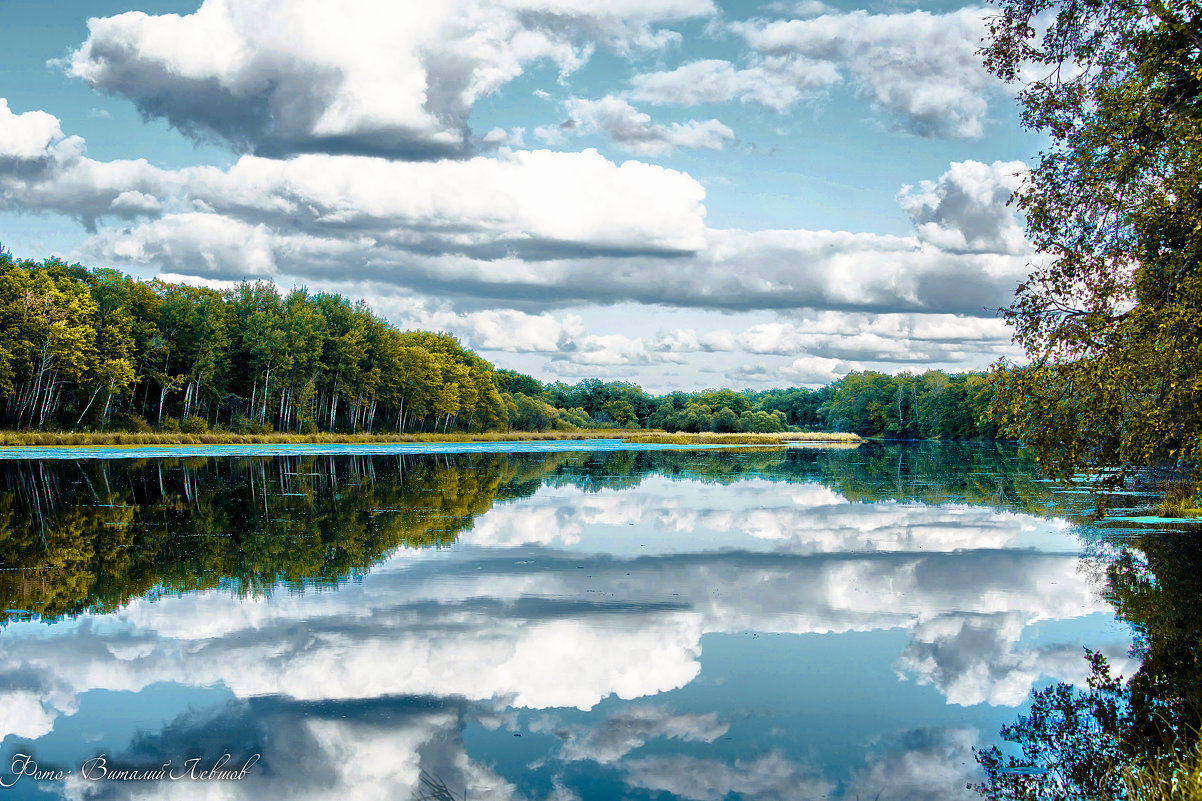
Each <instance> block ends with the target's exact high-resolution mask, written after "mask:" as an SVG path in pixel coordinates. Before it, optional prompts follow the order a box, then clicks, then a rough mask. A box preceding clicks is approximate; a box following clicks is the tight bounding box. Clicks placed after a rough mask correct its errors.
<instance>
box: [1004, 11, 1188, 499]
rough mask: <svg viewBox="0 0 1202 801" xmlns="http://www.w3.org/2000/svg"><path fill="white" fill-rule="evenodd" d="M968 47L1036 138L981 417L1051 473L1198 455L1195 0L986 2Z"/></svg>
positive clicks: (1124, 467) (1121, 472) (1117, 474)
mask: <svg viewBox="0 0 1202 801" xmlns="http://www.w3.org/2000/svg"><path fill="white" fill-rule="evenodd" d="M997 5H998V7H999V12H1000V13H999V15H998V16H997V17H996V18H995V19H994V20H993V22H992V27H991V36H990V38H989V40H988V42H987V46H986V48H985V50H984V56H985V63H986V65H987V67H988V68H989V69H990V70H992V71H993V72H994V73H995V74H996V75H998V76H1000V77H1001V78H1003V79H1006V80H1009V81H1012V82H1020V81H1025V80H1026V79H1027V77H1028V76H1030V75H1038V76H1047V77H1043V78H1040V79H1038V80H1035V81H1033V82H1029V83H1024V84H1023V86H1022V89H1021V91H1020V92H1019V94H1018V97H1019V101H1020V103H1021V105H1022V119H1023V123H1024V124H1025V125H1026V126H1027V127H1028V128H1030V129H1031V130H1033V131H1037V132H1040V133H1043V134H1046V135H1047V136H1049V137H1050V140H1051V144H1050V146H1049V147H1048V148H1047V149H1046V150H1045V151H1044V152H1043V153H1042V154H1041V155H1040V159H1039V163H1038V165H1037V166H1036V167H1035V168H1034V170H1033V171H1032V173H1031V175H1030V176H1029V178H1028V179H1027V180H1026V182H1025V184H1024V186H1023V188H1022V189H1020V191H1019V192H1018V193H1017V195H1016V200H1017V205H1018V208H1019V209H1020V210H1021V211H1022V212H1024V213H1025V215H1026V220H1027V229H1028V233H1029V236H1030V238H1031V240H1032V242H1033V243H1034V245H1035V247H1036V248H1037V249H1038V250H1039V251H1040V256H1039V257H1038V258H1037V260H1036V266H1035V268H1034V271H1033V272H1032V273H1031V275H1030V276H1029V278H1028V279H1027V280H1026V281H1025V282H1023V283H1022V284H1021V285H1020V287H1019V289H1018V292H1017V295H1016V299H1015V302H1014V304H1013V305H1012V306H1011V307H1010V309H1009V310H1008V311H1007V313H1006V316H1007V319H1008V321H1009V322H1010V323H1011V325H1012V326H1013V327H1014V334H1015V339H1016V341H1017V342H1018V343H1019V344H1021V345H1022V346H1023V348H1024V349H1025V351H1026V353H1027V355H1028V356H1029V357H1030V360H1031V364H1030V366H1029V367H1023V368H1020V369H1008V368H1007V366H1006V365H1004V364H1003V365H999V369H997V370H996V371H995V373H994V381H995V384H996V387H997V399H996V401H995V402H994V403H993V405H992V415H993V417H994V418H995V419H996V420H997V421H999V422H1000V423H1001V425H1002V427H1003V430H1004V431H1006V432H1008V433H1010V434H1013V435H1015V436H1017V437H1018V438H1019V439H1020V440H1021V441H1022V443H1023V444H1024V445H1025V446H1027V447H1028V448H1029V449H1030V450H1032V451H1033V452H1034V453H1035V454H1036V456H1037V457H1038V458H1039V460H1040V461H1041V463H1042V464H1043V466H1044V468H1045V469H1046V470H1047V471H1048V472H1049V473H1051V474H1053V475H1055V476H1059V477H1064V478H1067V477H1070V476H1072V475H1073V474H1075V473H1080V472H1086V473H1098V472H1102V471H1106V470H1107V469H1108V468H1116V470H1115V471H1114V472H1113V473H1112V474H1111V476H1110V478H1111V480H1112V481H1122V480H1123V479H1124V478H1125V475H1126V473H1128V472H1129V471H1130V470H1131V469H1132V468H1138V467H1139V466H1142V465H1147V464H1150V463H1155V462H1159V461H1162V460H1170V461H1176V462H1177V463H1178V464H1179V465H1180V466H1182V467H1184V468H1188V469H1192V470H1194V471H1199V469H1200V467H1202V438H1199V436H1198V432H1199V429H1200V427H1202V403H1199V402H1198V401H1199V396H1200V395H1202V272H1200V270H1199V257H1200V256H1202V225H1199V223H1198V220H1199V219H1202V147H1200V145H1202V8H1200V7H1199V4H1198V3H1197V2H1194V1H1193V0H1146V1H1136V0H1118V1H1117V2H1097V1H1096V0H1095V1H1094V2H1076V0H1073V1H1072V2H1069V1H1068V0H998V2H997Z"/></svg>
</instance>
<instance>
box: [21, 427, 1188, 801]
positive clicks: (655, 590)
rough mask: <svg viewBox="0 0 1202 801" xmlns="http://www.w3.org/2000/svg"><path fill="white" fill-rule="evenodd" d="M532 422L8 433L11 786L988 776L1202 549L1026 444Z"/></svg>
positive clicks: (264, 786)
mask: <svg viewBox="0 0 1202 801" xmlns="http://www.w3.org/2000/svg"><path fill="white" fill-rule="evenodd" d="M507 448H508V446H505V445H498V444H489V445H475V446H472V447H471V448H446V447H443V448H441V449H439V448H414V447H412V446H381V447H379V448H374V449H368V450H362V449H348V448H345V447H341V446H340V447H333V448H326V449H325V450H324V451H318V452H308V453H303V454H300V455H282V454H289V453H295V452H294V451H287V450H283V451H281V450H280V449H275V450H271V451H269V452H261V453H257V452H255V451H254V449H242V450H238V449H234V450H232V451H231V450H229V449H225V450H221V451H220V455H209V454H207V453H204V452H200V453H197V452H192V451H185V452H180V453H176V454H173V455H170V456H167V457H165V458H147V457H146V455H145V454H142V453H138V452H130V451H122V452H118V453H115V454H113V455H119V456H121V457H123V458H111V459H107V458H86V457H85V455H84V454H81V453H72V454H66V455H65V456H66V457H68V458H47V457H50V456H54V455H57V456H64V454H49V453H33V454H21V453H16V454H12V453H10V454H8V456H10V457H12V456H22V455H25V456H40V457H43V458H8V459H5V460H3V461H0V529H3V530H4V531H5V532H6V533H5V534H4V535H3V539H0V559H2V562H0V566H2V568H3V569H2V570H0V602H2V605H3V610H4V611H3V618H4V624H3V628H2V629H0V645H2V647H0V735H2V736H3V740H2V742H0V782H2V783H3V784H5V785H8V786H7V787H4V788H0V799H3V798H6V797H7V798H14V799H23V798H53V797H87V798H91V797H96V798H246V799H276V798H281V799H284V798H286V799H318V798H321V799H411V798H430V799H447V798H454V799H460V798H464V797H466V798H468V799H539V800H541V799H548V801H570V800H571V799H631V800H632V801H633V800H635V799H694V800H695V801H721V799H726V798H741V799H763V800H765V801H768V800H775V799H806V798H838V799H857V798H859V799H874V798H876V799H880V800H881V801H888V799H960V798H964V799H968V798H978V797H979V796H978V795H977V794H976V793H975V792H974V791H972V790H970V789H968V788H967V785H968V784H970V783H974V782H979V781H980V780H981V774H980V772H979V769H978V766H977V762H976V759H975V758H974V750H973V749H974V748H976V749H981V748H985V747H987V746H990V745H994V744H998V743H1000V742H1001V741H1000V738H999V736H998V731H999V728H1000V727H1001V726H1002V725H1004V724H1007V723H1010V722H1013V721H1014V720H1015V719H1016V718H1017V716H1018V715H1020V714H1022V713H1023V712H1024V711H1025V710H1026V709H1027V708H1028V706H1029V703H1030V700H1029V699H1030V693H1031V691H1032V690H1033V689H1040V688H1044V687H1047V686H1049V685H1050V684H1052V683H1054V682H1058V681H1063V682H1071V683H1074V684H1078V685H1082V684H1084V682H1085V679H1086V676H1087V674H1088V670H1089V665H1088V663H1087V662H1086V660H1085V658H1084V655H1085V651H1084V650H1083V649H1084V647H1089V648H1090V649H1093V650H1096V651H1100V652H1101V653H1103V654H1104V655H1105V656H1106V658H1107V659H1108V660H1109V662H1110V664H1111V665H1112V667H1113V668H1114V670H1115V671H1116V672H1118V673H1121V674H1122V675H1124V676H1130V675H1132V674H1133V673H1135V672H1136V671H1137V670H1139V669H1140V666H1141V661H1142V660H1144V659H1147V658H1149V657H1148V655H1149V653H1153V654H1155V653H1156V648H1157V647H1158V646H1157V643H1158V642H1160V640H1156V637H1157V636H1159V635H1157V633H1156V632H1157V631H1159V629H1156V628H1155V627H1154V626H1152V625H1151V624H1148V622H1147V620H1148V619H1149V618H1148V615H1147V614H1144V613H1143V612H1141V611H1139V610H1137V609H1135V605H1134V604H1133V603H1129V599H1126V600H1124V598H1125V596H1124V597H1119V596H1118V595H1116V591H1115V587H1114V582H1115V580H1116V579H1115V575H1116V573H1115V565H1120V564H1121V562H1122V560H1123V559H1128V560H1130V559H1133V558H1134V559H1135V561H1133V562H1131V564H1132V565H1133V567H1131V568H1130V569H1131V570H1135V571H1137V572H1138V571H1143V572H1142V573H1141V574H1140V575H1145V576H1146V575H1148V574H1149V571H1152V572H1155V571H1156V570H1157V565H1158V564H1159V563H1158V562H1157V561H1156V560H1157V559H1167V560H1169V561H1170V562H1171V563H1172V564H1174V565H1176V564H1178V563H1179V560H1182V559H1184V560H1186V563H1187V564H1195V565H1199V566H1202V560H1199V559H1198V558H1197V556H1196V555H1195V550H1196V546H1193V545H1188V543H1189V542H1190V540H1189V539H1188V538H1183V537H1182V536H1181V534H1180V532H1179V531H1178V530H1177V529H1176V528H1175V527H1174V526H1173V525H1172V524H1171V523H1168V524H1166V523H1163V522H1157V521H1149V522H1148V523H1147V525H1143V526H1141V525H1139V524H1138V523H1136V522H1132V519H1135V520H1139V519H1141V518H1140V517H1139V514H1140V513H1139V510H1140V508H1141V507H1140V504H1141V503H1142V504H1146V503H1151V500H1150V499H1149V498H1148V497H1146V496H1143V495H1141V494H1140V492H1139V491H1138V490H1137V491H1135V492H1132V493H1128V494H1125V495H1116V496H1114V500H1115V508H1114V510H1112V512H1111V514H1110V516H1109V518H1108V519H1105V520H1102V521H1101V522H1092V521H1090V520H1088V519H1086V517H1085V515H1086V514H1087V513H1088V512H1089V511H1090V510H1092V509H1093V505H1092V501H1091V500H1090V496H1088V495H1087V494H1082V491H1080V490H1068V491H1065V490H1061V489H1058V488H1057V487H1056V486H1055V485H1053V484H1051V483H1049V482H1047V481H1043V480H1041V479H1040V478H1039V476H1038V475H1037V473H1036V472H1035V469H1034V467H1033V465H1032V464H1031V463H1030V462H1028V461H1026V460H1025V459H1023V458H1020V456H1019V455H1018V454H1017V453H1016V452H1015V450H1014V448H1013V447H1011V446H1007V445H1000V444H999V445H994V444H987V445H984V444H965V445H950V444H944V445H939V444H933V443H924V444H920V445H878V444H866V445H863V446H860V447H832V448H823V447H792V448H785V449H774V450H758V449H734V448H732V449H695V448H663V447H655V446H643V447H640V448H637V449H629V448H624V447H622V446H621V445H620V444H615V443H600V444H598V443H591V444H590V443H571V444H570V446H567V445H561V444H557V443H550V444H546V443H526V444H523V445H522V446H516V447H513V448H508V449H507ZM92 456H93V457H94V456H95V454H94V453H93V454H92ZM1148 543H1154V545H1153V546H1150V545H1149V544H1148ZM1183 548H1184V549H1185V551H1183V552H1181V553H1175V552H1174V553H1170V551H1172V550H1173V549H1177V551H1181V550H1182V549H1183ZM1158 549H1159V550H1158ZM1132 554H1134V555H1135V557H1132ZM1158 554H1159V555H1158ZM1190 559H1192V560H1193V562H1192V563H1190V562H1189V561H1188V560H1190ZM1162 572H1163V571H1162ZM1179 572H1180V571H1179ZM1198 574H1202V570H1199V571H1197V572H1196V573H1195V572H1190V571H1189V570H1185V571H1184V572H1182V573H1181V575H1179V576H1177V578H1176V580H1177V581H1178V583H1179V585H1180V586H1183V587H1187V588H1188V587H1195V588H1196V584H1190V582H1191V581H1192V582H1196V581H1197V580H1198V579H1197V577H1196V576H1197V575H1198ZM1158 575H1159V574H1158ZM1175 586H1176V585H1175ZM1183 592H1184V591H1183ZM1146 595H1147V594H1146V593H1145V596H1146ZM1145 596H1140V597H1145ZM1133 597H1134V596H1133ZM1174 597H1175V596H1174ZM1145 600H1146V598H1145ZM1162 600H1163V599H1162ZM1172 602H1173V597H1170V598H1169V602H1168V603H1169V605H1170V607H1171V606H1172ZM1183 603H1184V602H1183ZM1189 603H1195V601H1189ZM1116 605H1117V606H1116ZM1187 605H1188V604H1187ZM1163 606H1164V605H1163V604H1162V605H1161V606H1158V607H1156V609H1157V610H1160V611H1159V612H1158V613H1157V614H1160V613H1161V612H1163ZM1128 607H1130V608H1128ZM1172 608H1173V609H1176V607H1172ZM1140 609H1143V607H1140ZM1133 610H1134V611H1133ZM1145 611H1146V610H1145ZM1141 614H1144V616H1143V617H1140V615H1141ZM1173 614H1176V612H1174V613H1173ZM1182 614H1184V613H1182ZM1192 614H1193V613H1192V611H1191V612H1190V613H1189V615H1186V616H1185V617H1182V616H1181V615H1178V617H1176V618H1172V619H1174V620H1188V621H1191V622H1189V623H1188V624H1186V625H1185V628H1186V629H1189V627H1190V626H1193V627H1194V628H1193V629H1190V631H1193V632H1194V633H1195V634H1196V631H1197V628H1196V627H1197V624H1196V619H1195V618H1194V617H1192ZM1162 617H1163V615H1162ZM1157 619H1160V618H1157ZM1187 633H1188V632H1187ZM1173 636H1177V635H1173ZM1191 636H1193V635H1191ZM1168 637H1169V635H1165V637H1164V638H1162V639H1165V640H1166V641H1167V639H1168ZM1150 639H1151V640H1155V641H1154V642H1151V643H1150ZM1196 642H1197V638H1196V637H1195V638H1194V639H1193V640H1189V639H1188V638H1187V637H1185V636H1184V635H1182V639H1180V641H1178V640H1173V643H1175V644H1174V645H1173V647H1175V648H1177V649H1178V651H1180V650H1181V649H1182V648H1184V649H1185V653H1187V654H1188V653H1192V654H1193V655H1194V658H1195V659H1196V658H1197V649H1196ZM1183 643H1184V644H1183ZM1178 672H1180V670H1179V671H1178ZM1175 675H1176V674H1175ZM1191 692H1193V690H1191ZM1007 747H1008V748H1011V749H1013V746H1007ZM227 754H228V755H229V756H228V757H226V756H225V755H227ZM21 755H24V758H23V759H22V757H21ZM31 765H33V766H34V767H30V766H31ZM35 768H36V773H35ZM22 771H25V773H24V774H23V773H22ZM59 772H61V777H60V776H59V775H58V774H59Z"/></svg>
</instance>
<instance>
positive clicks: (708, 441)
mask: <svg viewBox="0 0 1202 801" xmlns="http://www.w3.org/2000/svg"><path fill="white" fill-rule="evenodd" d="M622 439H624V440H626V441H627V442H639V443H648V444H653V445H784V444H787V443H790V442H807V443H808V442H814V443H818V442H835V443H846V442H856V443H858V442H860V441H861V440H860V437H859V436H857V435H855V434H824V433H821V432H816V431H804V432H784V433H780V434H713V433H708V432H706V433H701V434H686V433H683V432H677V433H675V434H668V433H666V432H664V433H658V432H644V433H638V434H632V435H630V436H625V437H623V438H622Z"/></svg>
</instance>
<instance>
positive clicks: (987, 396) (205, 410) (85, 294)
mask: <svg viewBox="0 0 1202 801" xmlns="http://www.w3.org/2000/svg"><path fill="white" fill-rule="evenodd" d="M991 386H992V385H991V384H990V382H989V380H988V378H987V376H986V375H985V374H984V373H966V374H954V375H948V374H946V373H943V372H940V371H927V372H925V373H922V374H920V375H912V374H908V373H901V374H899V375H894V376H891V375H885V374H883V373H877V372H857V373H852V374H850V375H848V376H846V377H844V378H843V379H841V380H839V381H837V382H835V383H833V384H830V385H828V386H825V387H822V388H820V389H808V388H790V389H771V390H767V391H758V392H757V391H752V390H743V391H736V390H732V389H711V390H704V391H701V392H673V393H670V394H668V395H665V396H660V397H655V396H652V395H650V394H648V393H647V392H646V391H644V390H643V389H642V388H641V387H639V386H637V385H635V384H633V383H629V382H624V381H601V380H599V379H585V380H582V381H579V382H578V383H576V384H573V385H568V384H564V383H552V384H545V383H543V382H541V381H539V380H537V379H535V378H533V377H532V376H529V375H525V374H523V373H519V372H515V371H512V370H506V369H497V368H496V367H494V366H493V365H492V364H490V363H489V362H488V361H486V360H484V359H482V358H480V357H479V356H478V355H476V354H475V353H473V352H471V351H470V350H468V349H466V348H464V347H463V346H461V345H460V343H459V342H458V340H456V339H455V337H453V336H450V335H449V334H445V333H431V332H425V331H401V330H398V329H397V328H395V327H394V326H392V325H390V324H389V323H387V322H386V321H384V320H383V319H381V318H380V317H378V316H377V315H376V314H375V313H374V312H373V311H372V309H371V308H370V307H369V306H368V305H367V303H366V302H364V301H359V302H351V301H350V300H348V299H346V298H344V297H342V296H340V295H335V294H326V293H309V292H308V291H306V290H304V289H294V290H292V291H291V292H289V293H288V294H286V295H283V296H281V295H280V293H279V292H278V291H277V289H276V288H275V286H274V285H272V284H269V283H242V284H239V285H238V286H237V287H236V288H234V289H230V290H225V291H218V290H214V289H209V288H204V287H194V286H187V285H182V284H168V283H164V282H162V281H158V280H151V281H142V280H137V279H134V278H131V277H129V276H126V275H123V274H121V273H119V272H117V271H114V270H110V269H92V270H89V269H86V268H84V267H82V266H80V265H78V264H72V265H69V264H66V263H65V262H62V261H59V260H57V259H46V260H44V261H41V262H36V261H32V260H16V259H14V258H13V257H12V256H11V254H9V253H8V252H7V251H4V250H3V249H2V248H0V425H2V426H3V427H5V428H8V429H13V430H50V431H96V430H99V431H104V430H124V431H136V432H148V431H164V432H175V431H185V432H188V433H204V432H207V431H210V430H217V431H230V432H235V433H256V434H261V433H268V432H272V431H280V432H295V433H299V434H316V433H318V432H344V433H364V432H366V433H384V432H396V433H406V432H414V433H421V432H451V431H472V432H482V431H576V430H581V429H589V428H620V429H637V428H647V429H663V430H666V431H683V432H702V431H716V432H781V431H790V430H792V431H803V430H804V431H832V432H836V431H837V432H854V433H856V434H860V435H861V436H882V437H887V438H899V439H928V438H943V439H972V438H992V437H994V435H995V434H996V433H997V431H996V428H995V427H993V426H992V425H991V424H990V423H989V422H987V421H986V422H983V421H982V415H983V413H984V412H985V410H986V409H987V408H988V406H989V405H990V403H991V402H992V400H993V393H992V388H991Z"/></svg>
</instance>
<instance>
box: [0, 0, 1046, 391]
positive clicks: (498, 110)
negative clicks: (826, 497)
mask: <svg viewBox="0 0 1202 801" xmlns="http://www.w3.org/2000/svg"><path fill="white" fill-rule="evenodd" d="M131 12H132V13H131ZM987 13H988V12H987V11H986V10H984V9H982V8H980V7H979V6H976V5H969V6H962V5H959V4H955V3H940V4H921V5H919V4H914V3H906V2H890V3H879V4H874V5H869V6H866V7H861V6H856V5H852V4H838V5H831V4H825V3H822V2H817V1H816V0H802V2H789V3H785V2H775V3H720V2H711V0H639V1H638V2H635V1H634V0H615V2H611V3H607V4H604V5H600V4H596V3H589V2H584V0H505V1H504V2H483V0H442V2H435V3H427V4H422V5H413V4H396V3H392V2H386V1H385V0H356V1H355V2H348V3H344V4H342V5H341V6H339V8H338V10H337V11H335V10H333V8H332V7H331V6H329V4H322V3H318V2H312V1H311V0H294V1H293V2H283V0H223V1H222V2H215V1H214V0H206V2H204V3H203V4H201V3H200V0H192V1H191V2H138V3H136V4H135V5H130V4H129V2H128V0H126V2H124V3H118V2H94V1H90V2H87V3H83V2H77V1H75V0H64V1H63V2H56V3H55V4H53V5H52V6H51V5H48V4H43V3H35V2H26V1H24V0H0V30H3V31H4V32H5V33H6V34H7V35H6V42H7V43H8V47H7V53H6V58H5V60H4V62H3V64H0V97H2V98H4V102H5V105H4V106H3V107H0V242H3V243H4V245H5V246H6V247H8V248H9V249H11V250H12V251H13V252H14V254H16V255H18V256H25V257H32V258H42V257H44V256H48V255H57V256H60V257H64V258H67V259H71V260H79V261H81V262H83V263H84V264H87V265H89V266H112V267H117V268H119V269H122V270H125V271H127V272H130V273H133V274H135V275H139V276H144V277H148V276H153V275H162V276H164V277H165V278H167V279H169V280H187V281H190V282H194V283H207V284H210V285H214V286H226V285H228V282H236V281H238V280H245V279H249V280H269V281H274V282H275V283H276V284H278V285H279V286H280V287H281V288H282V289H289V288H291V287H293V286H298V285H305V286H308V287H310V288H311V289H314V290H326V291H338V292H342V293H344V294H347V295H350V296H353V297H365V298H367V299H368V300H369V301H370V302H371V303H372V304H373V306H374V307H375V308H376V309H377V311H378V312H380V313H381V314H382V315H383V316H385V317H386V318H388V319H389V320H391V321H392V322H394V323H396V324H398V325H401V326H404V327H417V328H432V329H440V330H447V331H450V332H452V333H455V334H456V335H458V336H460V337H461V339H463V340H464V341H465V342H466V343H467V344H469V345H470V346H472V347H475V348H477V349H478V350H480V351H481V352H482V353H483V355H484V356H485V357H487V358H489V359H490V360H492V361H493V362H495V363H496V364H498V365H500V366H505V367H514V368H518V369H522V370H525V371H528V372H531V373H533V374H534V375H536V376H538V377H540V378H542V379H546V380H566V381H574V380H576V379H577V378H580V377H587V376H598V377H603V378H621V379H627V380H633V381H637V382H639V383H641V384H643V385H644V386H647V387H648V388H649V389H652V390H654V391H663V390H667V389H671V388H677V387H680V388H685V389H692V388H700V387H705V386H732V387H738V388H742V387H754V388H763V387H768V386H791V385H817V384H822V383H825V382H827V381H829V380H833V379H834V378H838V377H839V376H841V375H845V374H846V373H847V372H850V371H851V370H856V369H880V370H885V371H888V372H897V371H900V370H909V371H921V370H924V369H927V368H928V367H939V368H943V369H949V370H964V369H979V368H982V367H984V366H986V365H988V364H989V363H990V362H992V361H994V360H995V359H996V358H998V357H999V356H1002V355H1013V349H1012V347H1011V345H1010V344H1009V336H1008V333H1007V331H1006V329H1005V327H1004V326H1003V325H1002V324H1001V323H1000V321H999V320H998V319H997V318H996V314H995V313H994V311H992V310H994V309H996V308H997V307H999V306H1004V305H1007V303H1008V299H1009V297H1010V294H1011V292H1012V290H1013V287H1014V285H1015V283H1016V282H1017V281H1018V280H1019V279H1020V278H1021V277H1022V276H1024V275H1025V274H1026V272H1027V271H1028V268H1027V264H1028V262H1029V261H1030V260H1031V258H1032V254H1031V253H1030V252H1029V249H1028V246H1027V244H1026V242H1025V239H1024V238H1023V236H1022V221H1021V220H1019V219H1017V218H1016V217H1015V216H1014V212H1013V209H1012V208H1009V207H1007V206H1006V204H1005V200H1006V198H1007V197H1008V196H1009V193H1010V191H1011V190H1012V189H1014V188H1015V187H1016V186H1017V185H1018V182H1019V181H1020V180H1021V174H1022V171H1023V170H1024V169H1025V162H1028V161H1029V160H1030V159H1031V158H1032V157H1033V156H1034V155H1035V154H1036V153H1037V152H1038V150H1039V147H1040V142H1039V141H1038V140H1037V139H1035V138H1034V137H1032V136H1031V135H1030V134H1027V133H1025V132H1023V131H1022V130H1021V129H1020V126H1019V124H1018V119H1017V113H1016V111H1015V107H1014V101H1013V88H1012V87H1005V86H1002V85H1001V84H1000V83H998V82H997V81H995V80H994V79H992V78H991V77H989V76H988V75H986V74H985V73H984V72H983V71H982V70H981V68H980V66H979V63H978V59H977V57H976V55H975V50H976V48H977V47H978V46H979V43H980V38H981V36H983V35H984V32H985V27H984V22H983V17H984V16H985V15H986V14H987ZM89 20H91V21H89Z"/></svg>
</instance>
